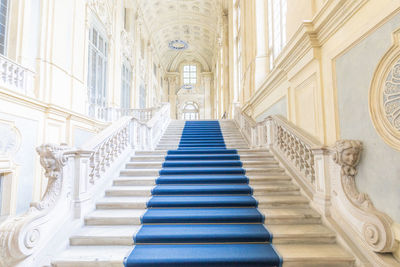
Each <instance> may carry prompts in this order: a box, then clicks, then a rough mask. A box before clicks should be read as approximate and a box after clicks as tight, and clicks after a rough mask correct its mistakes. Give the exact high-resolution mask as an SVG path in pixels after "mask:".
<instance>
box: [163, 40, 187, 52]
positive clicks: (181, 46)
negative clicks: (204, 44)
mask: <svg viewBox="0 0 400 267" xmlns="http://www.w3.org/2000/svg"><path fill="white" fill-rule="evenodd" d="M168 47H169V48H171V49H174V50H186V49H187V48H188V47H189V45H188V43H186V42H185V41H183V40H173V41H171V42H169V44H168Z"/></svg>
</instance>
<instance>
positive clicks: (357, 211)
mask: <svg viewBox="0 0 400 267" xmlns="http://www.w3.org/2000/svg"><path fill="white" fill-rule="evenodd" d="M361 151H362V143H361V142H360V141H357V140H339V141H337V142H336V144H335V146H334V154H333V157H332V159H333V161H334V162H335V163H336V164H338V165H339V166H340V179H341V188H342V190H343V192H344V195H345V196H346V198H347V200H348V204H350V205H351V206H352V207H349V208H352V210H353V212H352V215H353V216H354V219H355V220H358V222H355V223H358V224H362V229H359V230H360V231H359V232H360V234H361V237H362V239H363V240H364V241H365V242H366V244H368V246H370V248H371V249H372V250H373V251H375V252H393V251H394V250H395V249H396V245H397V244H396V242H395V239H394V233H393V231H392V229H391V225H392V223H393V222H392V220H391V218H390V217H389V216H387V215H386V214H385V213H383V212H380V211H378V210H377V209H376V208H375V207H374V205H373V203H372V202H371V200H370V198H369V197H368V195H367V194H365V193H361V192H359V191H358V189H357V185H356V182H355V176H356V174H357V165H358V163H359V162H360V157H361Z"/></svg>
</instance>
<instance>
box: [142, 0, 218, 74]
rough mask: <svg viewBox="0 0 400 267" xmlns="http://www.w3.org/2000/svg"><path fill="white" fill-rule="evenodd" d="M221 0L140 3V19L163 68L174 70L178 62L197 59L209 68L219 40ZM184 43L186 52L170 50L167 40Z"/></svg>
mask: <svg viewBox="0 0 400 267" xmlns="http://www.w3.org/2000/svg"><path fill="white" fill-rule="evenodd" d="M221 2H222V0H139V1H138V3H139V5H140V9H141V11H142V13H143V14H142V15H143V18H144V19H143V20H144V23H145V24H146V26H147V28H148V30H149V32H150V38H151V39H152V41H153V44H154V46H155V49H156V50H157V52H158V54H159V56H160V58H161V61H162V64H163V66H164V67H165V68H166V69H167V70H168V71H174V68H175V67H176V64H178V63H179V62H178V61H182V60H185V59H188V60H197V61H199V62H201V63H202V64H203V65H204V64H206V66H204V67H205V68H206V69H208V70H209V69H211V64H212V59H213V57H214V53H215V51H216V49H215V45H216V41H217V38H218V28H219V27H218V22H219V18H218V16H220V14H221V8H222V7H221ZM173 40H183V41H185V42H186V43H188V45H189V47H188V49H186V50H183V51H182V50H181V51H177V50H173V49H171V48H169V47H168V44H169V42H170V41H173Z"/></svg>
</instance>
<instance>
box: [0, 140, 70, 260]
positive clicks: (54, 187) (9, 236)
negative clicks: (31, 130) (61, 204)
mask: <svg viewBox="0 0 400 267" xmlns="http://www.w3.org/2000/svg"><path fill="white" fill-rule="evenodd" d="M36 150H37V152H38V154H39V155H40V164H41V165H42V167H43V168H44V169H45V176H46V177H47V179H48V183H47V188H46V192H45V194H44V196H43V197H42V199H41V201H40V202H39V203H32V204H31V207H30V208H29V209H28V211H27V212H26V213H24V214H23V215H21V216H17V217H12V218H9V219H8V220H6V221H5V222H3V223H2V224H1V225H0V247H1V248H2V249H0V266H12V265H13V264H14V263H15V262H17V261H19V260H22V259H24V258H25V257H27V256H29V255H31V254H32V253H33V251H34V250H35V249H36V248H37V247H39V244H40V243H41V242H42V240H43V237H44V236H46V234H43V233H42V231H43V229H45V228H46V223H47V222H48V221H49V220H50V218H49V216H48V214H49V212H50V211H51V210H53V208H54V207H55V205H56V203H57V201H58V200H59V199H60V196H61V192H62V190H63V167H64V166H65V164H66V162H67V157H66V156H65V152H66V150H67V147H66V146H64V145H62V146H57V145H54V144H44V145H41V146H40V147H38V148H37V149H36Z"/></svg>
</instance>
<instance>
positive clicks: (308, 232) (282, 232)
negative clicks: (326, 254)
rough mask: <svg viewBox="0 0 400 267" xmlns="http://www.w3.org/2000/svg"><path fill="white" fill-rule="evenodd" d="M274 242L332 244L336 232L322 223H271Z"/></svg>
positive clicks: (269, 227)
mask: <svg viewBox="0 0 400 267" xmlns="http://www.w3.org/2000/svg"><path fill="white" fill-rule="evenodd" d="M266 227H267V229H268V230H269V231H270V232H271V233H272V234H273V243H274V244H294V243H302V244H332V243H335V241H336V236H335V233H334V232H332V231H331V230H329V229H328V228H327V227H325V226H323V225H320V224H299V225H291V224H288V225H269V226H266Z"/></svg>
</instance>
